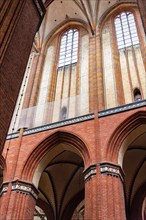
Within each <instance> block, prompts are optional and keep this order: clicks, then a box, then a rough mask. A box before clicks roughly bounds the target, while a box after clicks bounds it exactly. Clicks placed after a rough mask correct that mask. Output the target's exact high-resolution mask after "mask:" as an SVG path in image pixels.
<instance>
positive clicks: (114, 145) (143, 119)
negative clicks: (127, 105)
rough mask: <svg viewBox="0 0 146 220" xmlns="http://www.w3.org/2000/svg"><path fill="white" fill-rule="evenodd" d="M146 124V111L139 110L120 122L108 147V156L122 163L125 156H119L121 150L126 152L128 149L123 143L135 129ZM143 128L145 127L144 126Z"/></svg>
mask: <svg viewBox="0 0 146 220" xmlns="http://www.w3.org/2000/svg"><path fill="white" fill-rule="evenodd" d="M145 124H146V111H139V112H136V113H134V114H133V115H131V116H130V117H128V118H126V119H125V120H124V121H123V123H122V124H120V125H119V126H118V127H117V128H116V129H115V131H114V132H113V134H112V136H111V138H110V140H109V143H108V149H107V158H108V159H109V161H112V162H114V163H120V165H122V160H123V158H119V154H120V150H121V151H122V150H123V154H124V152H126V149H122V144H123V142H124V140H125V141H127V140H126V137H128V135H129V134H130V133H132V132H133V131H134V130H135V129H137V128H138V127H140V126H142V125H143V126H145ZM142 130H143V128H142Z"/></svg>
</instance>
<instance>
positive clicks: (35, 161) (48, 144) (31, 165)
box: [22, 131, 90, 181]
mask: <svg viewBox="0 0 146 220" xmlns="http://www.w3.org/2000/svg"><path fill="white" fill-rule="evenodd" d="M61 143H63V144H68V145H69V146H71V147H72V148H73V149H74V150H75V151H77V152H79V154H80V155H81V157H82V158H83V161H84V165H85V168H86V166H87V165H88V163H89V158H90V154H89V151H88V148H87V146H86V144H85V143H84V141H83V140H81V139H80V138H79V137H77V136H76V135H74V134H72V133H69V132H64V131H57V132H55V133H53V134H52V135H50V136H48V137H47V138H45V139H44V141H42V142H41V143H40V144H38V146H36V148H35V149H34V151H33V152H32V153H31V155H30V156H29V158H28V160H27V161H26V163H25V166H24V169H23V172H22V179H25V180H27V181H32V179H33V176H34V173H35V170H36V168H37V166H38V165H39V163H40V162H41V160H42V159H43V158H44V157H45V155H47V153H49V152H50V150H53V149H54V147H55V146H56V145H58V144H61ZM38 172H39V171H38Z"/></svg>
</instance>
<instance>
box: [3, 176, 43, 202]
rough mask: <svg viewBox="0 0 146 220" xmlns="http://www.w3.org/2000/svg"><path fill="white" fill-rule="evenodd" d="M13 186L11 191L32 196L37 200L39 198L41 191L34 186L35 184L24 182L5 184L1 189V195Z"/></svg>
mask: <svg viewBox="0 0 146 220" xmlns="http://www.w3.org/2000/svg"><path fill="white" fill-rule="evenodd" d="M9 184H11V191H16V192H21V193H25V194H29V195H31V196H32V197H33V198H34V199H35V200H36V199H37V198H38V193H39V191H38V190H37V188H36V187H35V186H34V185H33V183H30V182H26V181H22V180H19V179H17V180H13V181H9V182H4V183H3V184H2V186H1V189H0V195H2V194H4V193H6V192H7V191H8V185H9Z"/></svg>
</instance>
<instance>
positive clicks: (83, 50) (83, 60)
mask: <svg viewBox="0 0 146 220" xmlns="http://www.w3.org/2000/svg"><path fill="white" fill-rule="evenodd" d="M78 106H79V109H78V111H79V112H80V115H82V114H86V113H88V112H89V36H88V35H84V36H83V37H82V38H81V46H80V103H79V105H78Z"/></svg>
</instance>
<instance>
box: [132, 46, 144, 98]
mask: <svg viewBox="0 0 146 220" xmlns="http://www.w3.org/2000/svg"><path fill="white" fill-rule="evenodd" d="M134 50H135V55H136V60H137V64H138V71H139V77H140V82H141V86H142V93H143V98H144V99H146V70H145V67H144V63H143V59H142V54H141V51H140V47H135V48H134Z"/></svg>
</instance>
